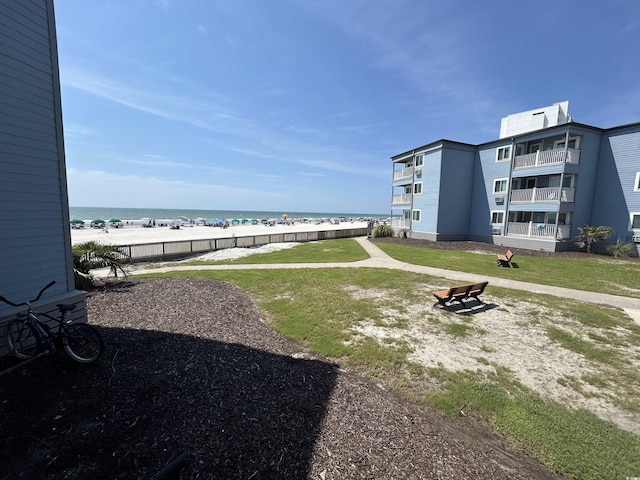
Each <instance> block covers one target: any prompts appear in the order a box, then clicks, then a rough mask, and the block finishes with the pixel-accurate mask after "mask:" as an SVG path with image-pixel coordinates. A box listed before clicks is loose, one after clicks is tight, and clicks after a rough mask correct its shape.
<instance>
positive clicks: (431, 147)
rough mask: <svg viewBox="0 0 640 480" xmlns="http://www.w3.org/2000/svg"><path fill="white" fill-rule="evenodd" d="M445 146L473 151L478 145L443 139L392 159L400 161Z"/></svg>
mask: <svg viewBox="0 0 640 480" xmlns="http://www.w3.org/2000/svg"><path fill="white" fill-rule="evenodd" d="M445 145H449V146H459V147H465V148H472V149H475V148H476V147H477V145H474V144H472V143H464V142H456V141H455V140H447V139H446V138H441V139H440V140H436V141H435V142H430V143H427V144H425V145H422V146H420V147H416V148H411V149H409V150H407V151H406V152H402V153H398V154H397V155H393V156H392V157H391V160H398V159H400V158H404V157H407V156H408V155H412V154H414V153H416V152H421V151H425V150H435V149H437V148H442V147H444V146H445Z"/></svg>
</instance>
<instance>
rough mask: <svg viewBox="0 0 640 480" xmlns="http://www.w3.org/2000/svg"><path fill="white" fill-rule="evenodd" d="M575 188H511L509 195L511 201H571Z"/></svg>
mask: <svg viewBox="0 0 640 480" xmlns="http://www.w3.org/2000/svg"><path fill="white" fill-rule="evenodd" d="M575 193H576V190H575V188H562V189H560V187H547V188H537V187H534V188H524V189H522V190H512V191H511V196H510V202H511V203H559V202H568V203H573V201H574V197H575Z"/></svg>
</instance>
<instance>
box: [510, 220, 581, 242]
mask: <svg viewBox="0 0 640 480" xmlns="http://www.w3.org/2000/svg"><path fill="white" fill-rule="evenodd" d="M570 234H571V225H558V227H557V229H556V226H555V225H554V224H553V223H534V222H509V223H508V224H507V235H517V236H522V237H538V238H555V239H558V240H562V239H565V238H569V235H570Z"/></svg>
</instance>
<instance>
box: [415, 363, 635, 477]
mask: <svg viewBox="0 0 640 480" xmlns="http://www.w3.org/2000/svg"><path fill="white" fill-rule="evenodd" d="M429 374H430V375H432V376H434V377H436V378H437V379H438V380H439V381H440V382H441V383H443V384H444V387H445V388H444V389H443V390H440V391H430V392H427V393H426V394H425V395H424V399H425V400H426V401H427V402H428V403H429V404H431V405H433V406H434V407H436V408H438V410H440V411H441V412H443V413H444V414H445V415H448V416H458V415H460V414H461V413H464V414H466V415H469V414H477V415H481V416H483V417H484V418H487V419H488V420H489V421H490V422H491V424H492V425H493V427H494V429H495V430H496V431H497V432H498V433H500V434H502V435H504V436H506V437H508V438H510V439H511V440H512V441H513V442H515V443H517V444H521V445H527V447H528V448H529V449H531V450H532V451H533V452H534V453H535V455H536V456H537V457H538V458H540V459H541V460H543V462H544V463H545V464H547V465H548V466H549V467H550V468H551V469H554V470H558V471H562V472H563V473H564V474H566V475H568V476H569V477H572V478H580V479H583V480H599V479H602V478H625V476H628V475H629V472H637V471H640V457H639V456H638V454H637V452H638V451H640V438H639V437H637V436H635V435H633V434H631V433H629V432H626V431H623V430H620V429H618V428H617V427H616V426H615V425H613V424H612V423H610V422H606V421H604V420H601V419H600V418H598V417H597V416H596V415H594V414H592V413H591V412H588V411H586V410H583V409H580V410H572V409H569V408H566V407H564V406H562V405H560V404H559V403H556V402H553V401H547V400H543V399H542V398H541V397H539V396H538V395H536V394H535V393H533V392H531V391H529V390H527V389H525V388H524V387H522V385H520V384H518V383H517V382H510V381H509V379H508V378H507V376H506V374H505V373H504V372H501V373H499V374H498V375H496V376H493V377H490V378H484V377H482V376H481V375H479V374H476V373H471V372H450V371H446V370H444V369H431V370H429Z"/></svg>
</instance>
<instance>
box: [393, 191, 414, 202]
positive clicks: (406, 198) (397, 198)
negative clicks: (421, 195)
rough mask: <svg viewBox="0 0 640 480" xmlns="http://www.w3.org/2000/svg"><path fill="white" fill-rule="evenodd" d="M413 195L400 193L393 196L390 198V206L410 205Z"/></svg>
mask: <svg viewBox="0 0 640 480" xmlns="http://www.w3.org/2000/svg"><path fill="white" fill-rule="evenodd" d="M412 199H413V194H411V193H401V194H399V195H393V196H392V197H391V205H411V200H412Z"/></svg>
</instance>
